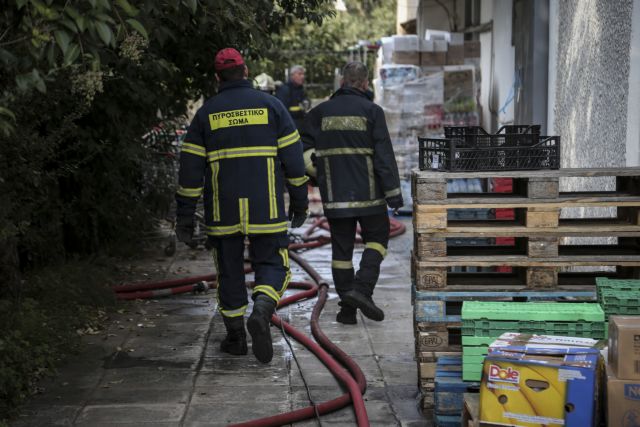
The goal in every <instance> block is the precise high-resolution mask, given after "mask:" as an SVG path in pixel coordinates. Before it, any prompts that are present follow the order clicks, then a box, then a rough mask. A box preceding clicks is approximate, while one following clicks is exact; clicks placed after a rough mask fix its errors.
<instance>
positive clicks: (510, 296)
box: [414, 287, 596, 324]
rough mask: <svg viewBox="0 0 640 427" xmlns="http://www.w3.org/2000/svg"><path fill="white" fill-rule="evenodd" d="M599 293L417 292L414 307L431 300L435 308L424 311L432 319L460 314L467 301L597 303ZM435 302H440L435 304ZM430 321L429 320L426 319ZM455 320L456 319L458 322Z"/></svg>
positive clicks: (549, 291) (420, 315)
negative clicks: (463, 304)
mask: <svg viewBox="0 0 640 427" xmlns="http://www.w3.org/2000/svg"><path fill="white" fill-rule="evenodd" d="M595 300H596V292H595V290H594V289H593V288H591V287H589V288H586V289H582V290H581V289H579V288H574V289H571V290H563V289H554V290H544V291H503V292H500V291H493V290H489V291H447V292H443V291H416V292H415V296H414V306H416V307H417V306H418V305H419V304H420V302H421V301H428V302H430V303H431V306H430V307H428V308H426V307H424V308H421V309H420V311H425V309H427V310H428V313H429V314H428V315H429V317H431V318H433V317H434V316H451V315H459V314H460V313H461V312H462V303H463V302H464V301H519V302H526V301H563V302H573V301H595ZM434 303H437V305H436V304H434ZM418 310H419V309H418V308H414V312H415V314H414V315H415V319H416V324H420V322H421V321H423V320H418V319H421V317H422V314H418ZM425 321H426V320H425ZM454 321H455V319H454Z"/></svg>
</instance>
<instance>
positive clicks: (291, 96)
mask: <svg viewBox="0 0 640 427" xmlns="http://www.w3.org/2000/svg"><path fill="white" fill-rule="evenodd" d="M276 97H277V98H278V99H279V100H280V101H282V103H283V104H284V106H285V107H287V109H288V110H289V114H291V117H292V118H293V121H294V122H295V124H296V127H297V128H298V129H301V128H302V124H303V122H304V117H305V114H306V112H307V109H308V108H309V104H310V102H309V99H308V98H307V95H306V93H305V92H304V67H302V65H294V66H293V67H291V68H290V69H289V81H288V82H287V83H285V84H283V85H281V86H279V87H278V88H277V89H276Z"/></svg>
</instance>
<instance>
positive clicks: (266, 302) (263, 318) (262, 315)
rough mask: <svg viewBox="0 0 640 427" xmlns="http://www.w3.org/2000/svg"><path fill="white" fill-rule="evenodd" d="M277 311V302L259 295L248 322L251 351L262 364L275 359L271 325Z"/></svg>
mask: <svg viewBox="0 0 640 427" xmlns="http://www.w3.org/2000/svg"><path fill="white" fill-rule="evenodd" d="M275 309H276V302H275V301H274V300H273V299H272V298H269V297H268V296H266V295H263V294H259V295H258V296H257V297H256V299H255V301H254V303H253V312H252V313H251V316H249V320H248V321H247V329H248V330H249V333H250V334H251V341H252V344H251V349H252V350H253V354H254V356H256V359H258V360H259V361H260V362H262V363H269V362H271V359H272V358H273V346H272V345H271V331H270V330H269V329H270V328H269V324H270V322H271V315H272V314H273V312H274V311H275Z"/></svg>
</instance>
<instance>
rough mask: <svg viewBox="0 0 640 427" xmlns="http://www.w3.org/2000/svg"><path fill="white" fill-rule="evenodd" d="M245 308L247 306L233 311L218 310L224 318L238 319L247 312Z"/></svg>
mask: <svg viewBox="0 0 640 427" xmlns="http://www.w3.org/2000/svg"><path fill="white" fill-rule="evenodd" d="M218 307H219V306H218ZM247 307H248V305H243V306H242V307H240V308H236V309H235V310H223V309H222V308H220V307H219V308H218V310H219V311H220V314H222V315H223V316H224V317H240V316H244V314H245V313H246V312H247Z"/></svg>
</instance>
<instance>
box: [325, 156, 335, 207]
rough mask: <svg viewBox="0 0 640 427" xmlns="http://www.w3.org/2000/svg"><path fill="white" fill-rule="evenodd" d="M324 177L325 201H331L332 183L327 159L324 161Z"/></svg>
mask: <svg viewBox="0 0 640 427" xmlns="http://www.w3.org/2000/svg"><path fill="white" fill-rule="evenodd" d="M324 176H325V180H326V182H327V201H329V202H331V201H332V200H333V182H332V181H331V164H330V162H329V159H327V160H325V161H324Z"/></svg>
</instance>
